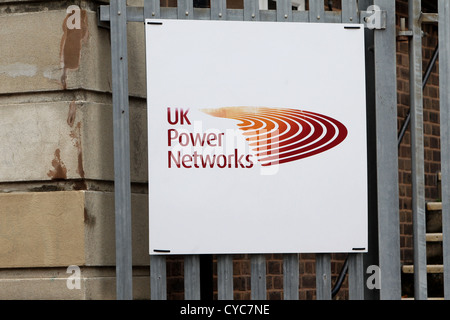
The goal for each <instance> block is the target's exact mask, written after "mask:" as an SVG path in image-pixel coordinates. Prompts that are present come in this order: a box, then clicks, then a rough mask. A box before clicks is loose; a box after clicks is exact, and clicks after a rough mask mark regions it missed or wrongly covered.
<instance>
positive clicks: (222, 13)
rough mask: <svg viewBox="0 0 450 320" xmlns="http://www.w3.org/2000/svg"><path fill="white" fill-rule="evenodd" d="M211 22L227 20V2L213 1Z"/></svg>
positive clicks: (224, 0) (221, 0) (222, 0)
mask: <svg viewBox="0 0 450 320" xmlns="http://www.w3.org/2000/svg"><path fill="white" fill-rule="evenodd" d="M211 20H227V1H226V0H214V1H211Z"/></svg>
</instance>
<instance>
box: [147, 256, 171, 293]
mask: <svg viewBox="0 0 450 320" xmlns="http://www.w3.org/2000/svg"><path fill="white" fill-rule="evenodd" d="M150 299H151V300H166V299H167V273H166V256H162V255H151V256H150Z"/></svg>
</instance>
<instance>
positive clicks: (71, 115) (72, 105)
mask: <svg viewBox="0 0 450 320" xmlns="http://www.w3.org/2000/svg"><path fill="white" fill-rule="evenodd" d="M76 114H77V105H76V104H75V101H72V102H71V103H70V105H69V114H68V115H67V124H68V125H69V126H70V127H73V123H74V122H75V116H76Z"/></svg>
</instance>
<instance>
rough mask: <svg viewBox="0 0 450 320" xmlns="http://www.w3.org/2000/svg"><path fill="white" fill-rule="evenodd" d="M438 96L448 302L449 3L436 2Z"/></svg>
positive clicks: (449, 232) (449, 187) (449, 259)
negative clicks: (438, 49)
mask: <svg viewBox="0 0 450 320" xmlns="http://www.w3.org/2000/svg"><path fill="white" fill-rule="evenodd" d="M438 6H439V48H440V51H441V54H440V57H439V94H440V119H441V120H440V121H441V192H442V233H443V235H442V236H443V240H442V241H443V252H444V261H443V262H444V298H445V299H446V300H449V299H450V251H449V250H450V1H448V0H439V3H438Z"/></svg>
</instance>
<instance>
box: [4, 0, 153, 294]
mask: <svg viewBox="0 0 450 320" xmlns="http://www.w3.org/2000/svg"><path fill="white" fill-rule="evenodd" d="M99 4H101V3H99V2H96V1H37V0H36V1H20V0H17V1H6V0H0V40H1V43H2V45H1V46H0V137H1V144H0V146H1V147H0V148H1V150H0V203H1V205H0V221H1V223H0V268H1V269H0V270H1V272H0V299H66V298H67V299H114V298H115V268H114V265H115V240H114V238H115V231H114V188H113V187H114V184H113V180H114V168H113V165H114V159H113V136H112V133H113V127H112V106H111V104H112V103H111V60H110V56H111V52H110V40H109V37H110V34H109V30H107V29H104V28H99V27H98V26H97V13H96V8H97V6H98V5H99ZM136 4H138V2H136ZM70 5H78V6H79V7H80V8H81V9H82V11H81V14H80V17H81V23H80V29H69V28H68V27H67V23H66V22H67V18H68V17H69V16H71V15H72V13H67V12H66V10H67V8H68V7H69V6H70ZM128 33H129V37H128V41H129V42H128V44H129V48H130V49H129V59H130V63H129V69H130V70H129V74H130V79H129V85H130V95H131V97H130V121H131V123H132V125H131V133H130V134H131V139H130V142H131V179H132V211H133V213H132V224H133V265H134V266H135V267H134V268H135V270H134V273H133V274H134V297H135V298H137V299H148V298H149V297H150V288H149V286H150V280H149V268H148V266H149V255H148V228H147V225H148V195H147V181H148V172H147V145H146V143H147V139H146V132H147V127H146V126H147V124H146V123H147V122H146V103H145V60H144V54H145V52H144V46H145V43H144V41H142V40H143V35H144V28H143V24H129V31H128ZM70 265H76V266H79V267H80V270H81V287H80V289H72V290H70V289H69V288H68V287H67V285H66V284H67V281H68V278H69V276H71V273H66V271H67V268H68V266H70Z"/></svg>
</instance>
